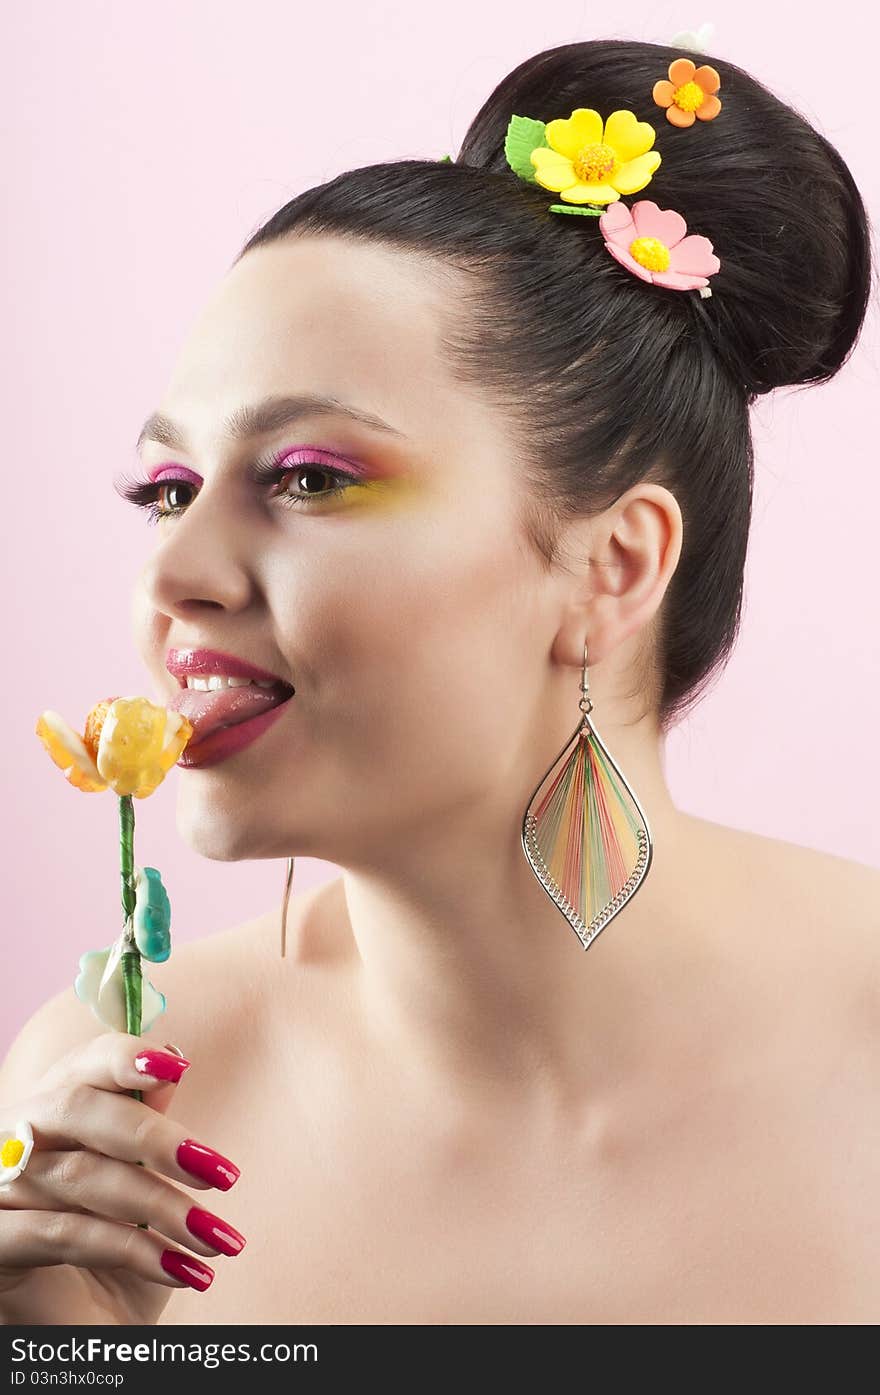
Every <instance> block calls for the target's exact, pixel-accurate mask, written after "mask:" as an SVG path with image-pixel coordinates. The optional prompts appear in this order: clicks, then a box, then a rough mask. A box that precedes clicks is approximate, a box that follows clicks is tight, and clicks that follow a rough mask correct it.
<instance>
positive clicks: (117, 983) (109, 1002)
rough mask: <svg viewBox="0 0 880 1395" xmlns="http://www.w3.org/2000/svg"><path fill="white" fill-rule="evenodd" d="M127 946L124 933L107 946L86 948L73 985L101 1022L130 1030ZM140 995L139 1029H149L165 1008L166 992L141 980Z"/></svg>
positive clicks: (144, 1030)
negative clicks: (127, 996)
mask: <svg viewBox="0 0 880 1395" xmlns="http://www.w3.org/2000/svg"><path fill="white" fill-rule="evenodd" d="M127 948H128V942H127V938H126V935H125V932H123V934H121V935H120V936H119V938H118V939H116V940H114V942H113V944H111V945H108V946H107V948H106V949H89V950H87V951H86V953H85V954H83V955H81V956H80V961H79V969H80V971H79V974H78V976H77V979H76V982H75V983H74V985H73V990H74V992H75V993H76V996H77V997H78V998H79V1000H80V1002H81V1003H85V1004H86V1006H87V1007H90V1008H91V1009H92V1012H93V1013H94V1014H95V1016H96V1017H97V1019H98V1021H99V1022H103V1024H104V1026H105V1027H109V1028H110V1029H111V1031H114V1032H124V1031H127V1030H128V1029H127V1027H126V1020H127V1019H126V1003H125V977H124V974H123V959H122V956H123V954H124V953H125V951H126V950H127ZM169 953H170V951H169ZM166 957H167V956H166ZM140 994H141V1003H140V1009H141V1023H140V1031H141V1032H148V1031H149V1030H150V1028H151V1027H152V1025H153V1023H154V1022H155V1021H156V1018H157V1017H160V1016H161V1015H162V1013H163V1012H164V1011H165V994H164V993H159V992H158V991H157V989H155V988H154V987H153V985H152V983H150V982H149V980H148V979H141V980H140Z"/></svg>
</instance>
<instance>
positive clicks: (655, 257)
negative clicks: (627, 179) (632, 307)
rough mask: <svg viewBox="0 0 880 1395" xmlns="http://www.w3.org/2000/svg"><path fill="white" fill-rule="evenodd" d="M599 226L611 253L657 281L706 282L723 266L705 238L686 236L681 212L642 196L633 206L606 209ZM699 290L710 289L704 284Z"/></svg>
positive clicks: (677, 284)
mask: <svg viewBox="0 0 880 1395" xmlns="http://www.w3.org/2000/svg"><path fill="white" fill-rule="evenodd" d="M599 228H600V230H601V232H602V236H603V237H604V239H605V246H606V247H607V248H608V251H609V252H610V253H611V255H612V257H616V258H617V260H618V261H619V262H620V264H621V266H625V267H626V269H627V270H628V271H631V272H633V273H634V275H636V276H640V277H641V278H642V280H643V281H651V282H653V283H654V285H655V286H666V287H668V288H669V289H670V290H675V291H688V290H696V289H697V288H698V287H708V280H707V277H709V276H711V275H713V273H714V272H716V271H718V269H719V268H720V266H721V262H720V261H719V260H718V258H717V257H716V256H715V254H714V252H713V251H712V243H711V242H710V241H709V239H708V238H707V237H699V236H697V235H695V234H691V235H690V236H689V237H688V236H687V235H686V234H687V223H686V222H685V220H684V219H683V218H682V216H681V214H680V213H676V212H675V210H674V209H672V208H659V207H658V206H657V204H656V203H652V202H651V200H650V199H640V200H639V202H638V203H634V204H633V206H632V208H631V209H630V208H627V207H626V205H625V204H615V206H614V207H613V208H609V209H608V210H607V211H606V212H605V213H603V214H602V216H601V217H600V219H599ZM700 294H701V295H707V296H709V295H711V294H712V292H711V290H708V289H705V290H703V289H701V290H700Z"/></svg>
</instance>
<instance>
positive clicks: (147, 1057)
mask: <svg viewBox="0 0 880 1395" xmlns="http://www.w3.org/2000/svg"><path fill="white" fill-rule="evenodd" d="M189 1065H190V1063H189V1061H188V1060H187V1059H186V1057H185V1056H172V1055H171V1053H170V1052H168V1051H139V1052H138V1054H137V1055H136V1056H135V1058H134V1068H135V1070H138V1071H140V1073H141V1075H152V1076H154V1077H155V1078H156V1080H171V1081H172V1082H173V1083H174V1084H175V1085H176V1084H177V1082H178V1080H179V1079H180V1077H181V1076H182V1075H183V1072H184V1071H185V1070H188V1069H189Z"/></svg>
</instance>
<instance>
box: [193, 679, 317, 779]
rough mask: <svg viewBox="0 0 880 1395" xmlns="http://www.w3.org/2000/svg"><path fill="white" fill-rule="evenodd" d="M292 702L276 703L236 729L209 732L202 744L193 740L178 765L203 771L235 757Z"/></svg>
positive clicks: (222, 728)
mask: <svg viewBox="0 0 880 1395" xmlns="http://www.w3.org/2000/svg"><path fill="white" fill-rule="evenodd" d="M290 696H291V697H292V696H293V695H292V694H291V695H290ZM289 701H290V697H286V698H285V699H284V700H283V701H282V702H279V703H276V704H275V706H274V707H270V708H269V709H268V710H267V711H265V712H261V713H260V714H259V715H258V716H256V717H249V718H248V720H247V721H246V722H237V723H236V724H235V726H228V727H219V728H218V729H217V730H216V731H213V732H209V734H208V735H207V736H205V737H204V738H203V739H202V740H201V741H190V742H189V743H188V744H187V745H186V746H185V747H184V748H183V751H182V752H181V754H180V758H179V760H178V762H177V764H178V766H179V767H182V768H183V769H187V768H196V769H199V770H203V769H205V767H206V766H210V765H217V764H218V763H219V762H220V761H222V760H226V758H227V756H232V755H235V754H236V752H238V751H242V750H244V748H245V747H246V746H250V745H251V743H252V742H254V741H256V740H257V739H258V738H259V737H260V736H262V734H263V732H264V731H266V730H267V729H268V728H269V727H270V726H272V724H273V723H274V722H276V721H277V720H278V718H279V717H280V716H281V715H282V713H283V712H284V711H285V709H286V707H287V704H288V702H289Z"/></svg>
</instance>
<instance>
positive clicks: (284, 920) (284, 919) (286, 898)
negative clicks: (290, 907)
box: [281, 857, 293, 959]
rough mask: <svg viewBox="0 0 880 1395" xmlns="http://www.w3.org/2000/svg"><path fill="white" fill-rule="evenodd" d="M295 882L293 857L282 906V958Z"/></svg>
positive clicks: (288, 863) (288, 864)
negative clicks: (291, 892) (291, 890)
mask: <svg viewBox="0 0 880 1395" xmlns="http://www.w3.org/2000/svg"><path fill="white" fill-rule="evenodd" d="M292 884H293V858H292V857H289V858H288V859H287V881H286V883H285V886H284V901H283V903H282V906H281V958H282V959H283V958H284V957H285V954H286V953H287V903H288V901H289V900H290V888H291V886H292Z"/></svg>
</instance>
